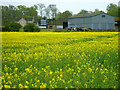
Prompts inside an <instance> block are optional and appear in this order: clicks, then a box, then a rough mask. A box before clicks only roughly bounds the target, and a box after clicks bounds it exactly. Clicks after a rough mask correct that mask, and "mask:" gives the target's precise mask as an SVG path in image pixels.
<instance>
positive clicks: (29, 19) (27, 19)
mask: <svg viewBox="0 0 120 90" xmlns="http://www.w3.org/2000/svg"><path fill="white" fill-rule="evenodd" d="M20 19H22V18H18V19H16V20H15V21H19V20H20ZM23 19H25V20H26V21H32V20H33V18H23Z"/></svg>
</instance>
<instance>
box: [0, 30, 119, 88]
mask: <svg viewBox="0 0 120 90" xmlns="http://www.w3.org/2000/svg"><path fill="white" fill-rule="evenodd" d="M2 75H3V76H2V84H3V86H2V87H3V88H117V87H118V76H117V75H118V32H66V33H63V32H59V33H57V32H3V33H2Z"/></svg>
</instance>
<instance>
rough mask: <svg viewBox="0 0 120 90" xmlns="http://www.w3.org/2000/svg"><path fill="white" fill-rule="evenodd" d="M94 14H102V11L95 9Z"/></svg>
mask: <svg viewBox="0 0 120 90" xmlns="http://www.w3.org/2000/svg"><path fill="white" fill-rule="evenodd" d="M94 13H104V11H100V10H99V9H95V11H94Z"/></svg>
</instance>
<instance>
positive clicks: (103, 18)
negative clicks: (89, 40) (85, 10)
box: [68, 13, 115, 29]
mask: <svg viewBox="0 0 120 90" xmlns="http://www.w3.org/2000/svg"><path fill="white" fill-rule="evenodd" d="M71 27H72V28H74V27H85V28H91V29H115V20H114V17H113V16H110V15H107V14H105V13H92V14H80V15H75V16H72V17H69V18H68V28H71Z"/></svg>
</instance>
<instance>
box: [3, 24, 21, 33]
mask: <svg viewBox="0 0 120 90" xmlns="http://www.w3.org/2000/svg"><path fill="white" fill-rule="evenodd" d="M21 27H22V26H21V25H20V24H19V23H10V24H8V25H6V26H5V27H3V29H2V31H8V32H19V29H20V28H21Z"/></svg>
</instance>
